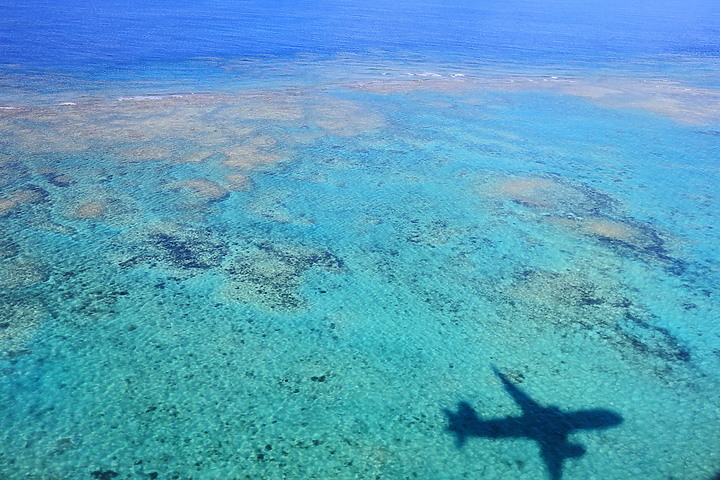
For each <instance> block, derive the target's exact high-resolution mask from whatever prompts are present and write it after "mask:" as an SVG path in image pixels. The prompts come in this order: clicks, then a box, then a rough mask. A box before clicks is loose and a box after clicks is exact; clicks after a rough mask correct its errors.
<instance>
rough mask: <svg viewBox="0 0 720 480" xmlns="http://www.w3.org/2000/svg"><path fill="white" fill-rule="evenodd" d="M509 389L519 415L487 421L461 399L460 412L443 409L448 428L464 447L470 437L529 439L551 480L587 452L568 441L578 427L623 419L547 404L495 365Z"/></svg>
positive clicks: (604, 412)
mask: <svg viewBox="0 0 720 480" xmlns="http://www.w3.org/2000/svg"><path fill="white" fill-rule="evenodd" d="M493 371H494V372H495V374H496V375H497V376H498V378H499V379H500V381H501V382H502V384H503V387H504V388H505V391H506V392H507V393H508V394H509V395H510V396H511V397H512V398H513V400H514V401H515V403H516V404H517V405H518V407H520V410H522V415H521V416H519V417H506V418H501V419H487V420H483V419H481V418H480V416H479V415H478V412H477V411H476V410H475V409H474V408H473V407H472V406H471V405H470V404H469V403H467V402H459V403H458V407H457V411H456V412H453V411H450V410H447V409H445V410H443V411H444V413H445V415H446V416H447V418H448V430H449V431H450V432H452V433H453V434H454V435H455V444H456V445H457V447H458V448H461V447H462V446H463V445H465V443H466V442H467V440H468V439H469V438H473V437H479V438H494V439H500V438H527V439H530V440H534V441H536V442H537V443H538V445H539V446H540V451H541V455H542V458H543V461H544V462H545V465H546V466H547V469H548V476H549V478H550V479H551V480H560V478H561V477H562V464H563V462H564V461H565V459H567V458H578V457H581V456H583V455H584V454H585V447H583V446H582V445H580V444H577V443H571V442H569V441H568V436H569V435H570V434H571V433H572V432H574V431H576V430H596V429H604V428H610V427H614V426H617V425H620V424H621V423H622V422H623V418H622V416H620V414H618V413H617V412H614V411H612V410H606V409H591V410H578V411H570V412H565V411H562V410H561V409H560V408H558V407H555V406H548V407H543V406H542V405H540V404H539V403H538V402H536V401H535V400H533V399H532V398H531V397H530V396H529V395H528V394H527V393H525V392H524V391H522V390H521V389H520V388H519V387H518V386H517V385H515V384H514V383H512V382H511V381H510V380H509V379H508V378H507V377H506V376H505V375H503V374H502V373H500V372H499V371H498V370H497V369H496V368H495V367H493Z"/></svg>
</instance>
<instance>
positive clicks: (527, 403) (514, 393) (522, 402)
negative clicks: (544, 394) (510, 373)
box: [492, 367, 542, 413]
mask: <svg viewBox="0 0 720 480" xmlns="http://www.w3.org/2000/svg"><path fill="white" fill-rule="evenodd" d="M492 368H493V372H495V375H497V376H498V378H499V379H500V381H502V383H503V386H504V387H505V391H506V392H507V393H508V394H509V395H510V396H511V397H512V398H513V400H514V401H515V403H516V404H517V405H518V406H519V407H520V409H521V410H522V411H523V412H524V413H537V412H539V411H540V410H542V407H541V406H540V404H539V403H537V402H536V401H535V400H533V399H532V398H530V396H529V395H528V394H527V393H525V392H523V391H522V390H520V389H519V388H518V386H517V385H515V384H514V383H512V382H511V381H510V380H509V379H508V378H507V377H506V376H505V375H503V374H502V373H500V371H499V370H498V369H497V368H496V367H492Z"/></svg>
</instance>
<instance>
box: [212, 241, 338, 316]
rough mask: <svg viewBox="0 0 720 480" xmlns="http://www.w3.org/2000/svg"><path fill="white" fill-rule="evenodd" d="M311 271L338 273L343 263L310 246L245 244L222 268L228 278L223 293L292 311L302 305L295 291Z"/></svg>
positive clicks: (300, 297)
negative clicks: (315, 269)
mask: <svg viewBox="0 0 720 480" xmlns="http://www.w3.org/2000/svg"><path fill="white" fill-rule="evenodd" d="M313 268H318V269H321V270H324V271H327V272H332V273H339V272H341V271H342V270H343V262H342V261H341V260H340V259H339V258H338V257H336V256H335V255H333V254H332V253H330V252H327V251H324V250H320V249H316V248H313V247H306V246H300V245H286V244H273V243H269V242H260V243H249V244H247V245H246V246H245V247H244V248H243V250H242V253H241V254H240V255H236V256H235V257H234V258H233V259H232V260H231V261H230V263H229V265H228V266H227V267H226V269H225V271H226V273H227V275H228V284H227V287H226V289H225V294H226V295H227V296H228V297H229V298H231V299H233V300H236V301H241V302H247V303H253V304H256V305H259V306H262V307H264V308H267V309H269V310H275V311H290V310H296V309H298V308H301V307H303V306H304V305H305V300H304V299H303V297H302V296H301V294H300V292H299V287H300V285H301V283H302V278H303V275H304V274H305V272H306V271H308V270H310V269H313Z"/></svg>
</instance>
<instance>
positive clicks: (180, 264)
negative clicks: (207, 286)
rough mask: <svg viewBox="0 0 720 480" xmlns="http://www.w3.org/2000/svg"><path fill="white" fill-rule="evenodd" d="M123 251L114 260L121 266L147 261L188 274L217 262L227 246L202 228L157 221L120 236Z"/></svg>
mask: <svg viewBox="0 0 720 480" xmlns="http://www.w3.org/2000/svg"><path fill="white" fill-rule="evenodd" d="M122 242H123V243H122V245H121V247H122V248H123V249H124V250H125V251H126V253H125V254H124V255H122V256H121V257H120V258H117V259H115V263H117V265H119V266H120V267H123V268H132V267H137V266H140V265H147V266H150V267H153V268H160V269H163V270H168V271H170V272H172V274H173V275H174V276H176V277H178V278H189V277H192V276H195V275H198V274H200V273H202V272H204V271H206V270H209V269H212V268H216V267H218V266H220V264H221V262H222V261H223V259H224V257H225V255H227V253H228V246H227V244H226V243H225V242H223V241H222V240H220V239H218V238H216V237H215V236H214V235H213V234H212V233H211V232H209V231H208V230H204V229H188V228H182V227H181V226H179V225H174V224H157V225H153V226H151V227H146V228H143V229H140V230H138V231H134V232H132V233H131V234H129V235H127V236H126V237H124V238H123V239H122Z"/></svg>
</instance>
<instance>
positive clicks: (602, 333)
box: [505, 269, 691, 364]
mask: <svg viewBox="0 0 720 480" xmlns="http://www.w3.org/2000/svg"><path fill="white" fill-rule="evenodd" d="M624 290H626V289H625V288H624V286H623V285H621V284H620V283H618V282H616V281H613V280H611V279H609V278H604V277H598V276H589V275H588V274H587V270H580V269H578V270H571V271H563V272H550V271H545V270H526V271H523V272H520V273H519V274H518V275H517V276H516V279H515V281H514V282H513V283H512V284H511V286H510V288H508V289H507V290H506V291H505V295H506V297H505V300H506V302H508V305H509V306H510V309H511V311H513V312H514V313H513V314H512V315H514V316H517V317H518V318H526V319H528V321H529V322H531V323H532V324H535V325H539V326H541V327H543V326H553V327H555V328H558V329H561V330H570V331H575V332H583V331H588V332H593V335H594V336H596V337H597V338H599V339H600V340H601V341H604V342H608V343H610V344H612V345H614V347H615V348H617V349H618V350H620V351H621V353H631V354H633V355H635V356H637V355H641V356H647V357H652V358H654V359H655V360H661V361H663V362H666V363H670V364H672V363H678V362H679V363H684V362H688V361H690V360H691V357H690V352H689V350H688V349H687V347H686V346H685V345H684V344H683V343H682V342H681V341H680V340H679V339H678V338H676V337H675V336H674V335H673V334H672V332H670V331H669V330H667V329H665V328H663V327H660V326H657V325H654V324H653V322H654V320H656V319H655V318H654V316H653V315H652V314H651V313H649V312H647V311H645V309H644V308H642V307H641V306H639V305H636V304H634V303H633V302H632V301H631V300H630V299H629V297H628V296H625V295H623V294H622V293H621V292H623V291H624Z"/></svg>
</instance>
